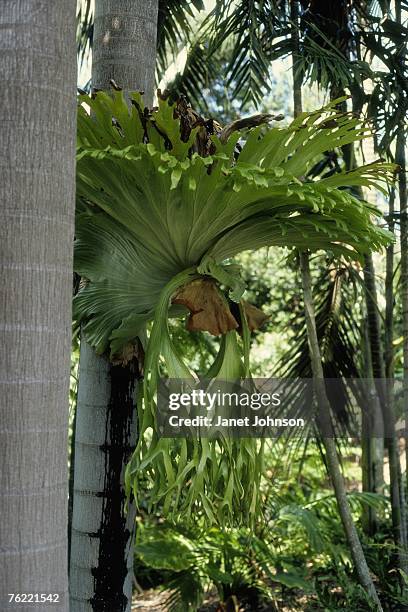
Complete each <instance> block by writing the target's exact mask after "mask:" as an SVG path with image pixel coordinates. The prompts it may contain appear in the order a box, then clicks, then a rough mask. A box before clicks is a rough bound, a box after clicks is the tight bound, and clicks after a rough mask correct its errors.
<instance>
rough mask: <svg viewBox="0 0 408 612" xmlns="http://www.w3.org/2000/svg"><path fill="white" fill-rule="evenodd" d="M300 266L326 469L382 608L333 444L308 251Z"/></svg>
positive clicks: (363, 573) (362, 571)
mask: <svg viewBox="0 0 408 612" xmlns="http://www.w3.org/2000/svg"><path fill="white" fill-rule="evenodd" d="M300 269H301V275H302V286H303V296H304V303H305V317H306V327H307V335H308V340H309V349H310V358H311V363H312V372H313V381H314V386H315V393H316V398H317V409H318V412H317V422H318V427H319V430H320V432H321V433H322V440H323V445H324V448H325V454H326V461H327V467H328V472H329V474H330V478H331V480H332V483H333V487H334V492H335V495H336V499H337V506H338V509H339V514H340V518H341V521H342V523H343V528H344V531H345V533H346V537H347V541H348V544H349V546H350V550H351V554H352V558H353V561H354V565H355V568H356V571H357V574H358V577H359V581H360V583H361V585H362V587H363V588H364V589H365V590H366V592H367V594H368V595H369V597H370V598H371V600H372V602H373V606H374V607H373V609H374V610H382V606H381V603H380V600H379V599H378V595H377V592H376V590H375V586H374V583H373V581H372V578H371V576H370V570H369V568H368V565H367V561H366V559H365V556H364V552H363V549H362V546H361V543H360V540H359V537H358V533H357V530H356V527H355V525H354V522H353V518H352V516H351V511H350V506H349V503H348V500H347V496H346V489H345V486H344V480H343V476H342V474H341V470H340V464H339V459H338V456H337V450H336V445H335V442H334V437H333V432H332V426H331V419H330V403H329V401H328V399H327V395H326V387H325V382H324V375H323V367H322V362H321V356H320V348H319V342H318V339H317V332H316V320H315V312H314V304H313V295H312V284H311V276H310V267H309V256H308V254H307V253H301V254H300Z"/></svg>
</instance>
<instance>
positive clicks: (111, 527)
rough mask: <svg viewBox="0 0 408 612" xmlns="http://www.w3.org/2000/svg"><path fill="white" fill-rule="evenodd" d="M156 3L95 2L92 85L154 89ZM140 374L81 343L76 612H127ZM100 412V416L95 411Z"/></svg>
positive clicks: (73, 571)
mask: <svg viewBox="0 0 408 612" xmlns="http://www.w3.org/2000/svg"><path fill="white" fill-rule="evenodd" d="M157 13H158V0H148V1H147V0H97V1H96V6H95V26H94V46H93V64H92V86H93V87H94V88H96V89H105V90H106V89H109V88H110V81H111V80H114V81H115V83H116V84H117V85H118V86H120V87H122V88H123V89H124V90H125V91H132V90H133V91H134V90H145V92H146V94H145V96H144V99H145V103H146V104H151V103H152V99H153V88H154V67H155V58H156V31H157ZM138 378H139V369H138V365H137V363H136V362H135V360H133V361H132V362H131V363H130V364H127V365H126V366H123V367H122V366H112V365H111V364H110V363H109V361H108V360H107V359H106V358H105V357H103V356H102V357H101V356H97V355H96V354H95V353H94V351H93V350H92V349H91V348H90V347H89V345H88V344H87V343H86V342H85V341H84V340H82V342H81V349H80V363H79V390H78V406H77V410H78V415H77V426H76V441H75V444H76V451H75V476H74V508H73V526H72V553H71V563H70V582H71V586H70V594H71V608H72V611H73V612H85V611H86V612H90V611H91V610H94V611H101V612H102V611H105V610H107V611H108V610H109V611H111V610H115V611H116V610H117V611H129V610H130V605H131V594H132V578H133V541H134V523H135V520H134V519H135V507H134V504H132V503H131V502H130V503H129V505H128V509H127V511H126V508H125V494H124V487H123V478H124V470H125V467H126V464H127V462H128V460H129V458H130V455H131V453H132V451H133V449H134V448H135V445H136V439H137V430H136V423H137V412H136V406H135V393H136V385H137V379H138ZM95 415H97V417H96V416H95Z"/></svg>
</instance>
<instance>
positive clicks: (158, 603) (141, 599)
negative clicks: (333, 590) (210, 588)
mask: <svg viewBox="0 0 408 612" xmlns="http://www.w3.org/2000/svg"><path fill="white" fill-rule="evenodd" d="M167 597H168V594H166V592H160V591H157V590H154V589H151V590H148V591H144V592H143V593H141V594H138V595H136V596H135V597H134V598H133V604H132V612H168V607H167V606H166V599H167ZM302 610H310V611H311V610H316V611H317V610H321V608H320V607H319V606H317V605H316V606H315V605H313V601H311V600H310V599H308V598H306V597H305V596H302V595H299V597H298V598H296V600H294V601H293V602H292V603H289V602H287V603H285V604H282V602H272V603H270V604H266V605H264V606H262V607H256V608H254V607H253V606H251V604H249V603H246V604H245V603H242V604H239V605H238V606H236V605H234V603H233V602H230V604H229V605H228V606H227V607H225V606H222V605H220V603H219V599H218V597H217V594H216V592H211V593H209V594H208V595H207V597H206V598H205V601H204V604H203V605H202V606H201V607H200V608H199V610H198V611H197V612H299V611H302Z"/></svg>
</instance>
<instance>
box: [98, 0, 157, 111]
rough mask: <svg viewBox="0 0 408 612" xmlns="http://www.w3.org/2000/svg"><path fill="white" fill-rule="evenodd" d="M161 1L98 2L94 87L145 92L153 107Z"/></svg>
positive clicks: (102, 0)
mask: <svg viewBox="0 0 408 612" xmlns="http://www.w3.org/2000/svg"><path fill="white" fill-rule="evenodd" d="M157 14H158V0H96V5H95V26H94V42H93V49H92V87H95V88H97V89H109V86H110V85H109V83H110V80H111V79H113V80H114V81H115V82H116V84H117V85H118V86H119V87H122V89H125V90H127V91H129V90H139V91H140V90H142V91H145V92H146V93H145V102H146V104H151V102H152V99H153V89H154V72H155V65H156V37H157Z"/></svg>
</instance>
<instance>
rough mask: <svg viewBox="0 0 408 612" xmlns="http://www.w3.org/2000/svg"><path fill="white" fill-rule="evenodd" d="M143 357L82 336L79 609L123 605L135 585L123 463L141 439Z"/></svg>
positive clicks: (75, 552)
mask: <svg viewBox="0 0 408 612" xmlns="http://www.w3.org/2000/svg"><path fill="white" fill-rule="evenodd" d="M134 366H135V364H134V363H132V364H129V365H128V366H126V367H125V368H123V367H122V366H111V365H110V364H109V362H108V360H107V359H105V358H104V357H98V356H97V355H96V354H95V352H94V351H93V349H92V348H91V347H90V346H89V345H88V344H87V343H86V342H85V341H84V340H82V342H81V357H80V378H79V388H78V405H77V428H76V439H75V476H74V511H73V521H72V551H71V564H70V597H71V610H72V611H73V612H82V611H85V610H86V611H88V610H98V611H102V610H103V611H105V610H106V612H108V611H112V610H115V612H116V611H118V612H119V611H122V610H126V609H129V607H130V599H131V593H132V571H131V570H132V564H133V551H132V546H133V539H132V537H131V536H132V531H133V524H134V519H135V512H134V507H133V505H132V504H131V505H130V510H129V512H127V513H126V512H125V507H124V506H125V496H124V491H123V475H124V473H123V470H124V466H125V465H126V463H127V461H128V459H129V455H130V452H131V450H132V448H133V447H134V444H135V440H136V432H135V428H134V427H133V424H134V420H133V415H134V412H135V411H134V391H135V389H134V386H135V380H136V378H137V374H136V373H135V371H134Z"/></svg>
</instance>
